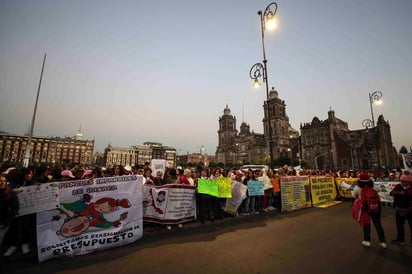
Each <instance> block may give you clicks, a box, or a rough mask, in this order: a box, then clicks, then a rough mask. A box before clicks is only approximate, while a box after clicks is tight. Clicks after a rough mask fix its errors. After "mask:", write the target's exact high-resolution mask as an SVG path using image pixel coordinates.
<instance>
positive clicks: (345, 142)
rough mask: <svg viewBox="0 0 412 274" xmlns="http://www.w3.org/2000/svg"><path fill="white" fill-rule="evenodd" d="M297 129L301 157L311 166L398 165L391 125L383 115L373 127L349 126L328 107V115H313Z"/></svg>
mask: <svg viewBox="0 0 412 274" xmlns="http://www.w3.org/2000/svg"><path fill="white" fill-rule="evenodd" d="M300 130H301V156H302V160H304V161H306V162H307V163H308V165H309V167H311V168H316V169H353V170H359V169H361V170H362V169H363V170H372V169H377V168H378V167H381V168H383V167H385V168H396V167H398V166H399V158H398V155H397V152H396V150H395V148H394V147H393V143H392V135H391V130H390V125H389V122H386V121H385V120H384V118H383V115H380V116H379V118H378V122H377V125H376V127H374V128H369V129H359V130H349V129H348V124H347V123H346V122H344V121H342V120H340V119H338V118H336V117H335V112H334V111H332V110H330V111H329V112H328V119H326V120H324V121H321V120H319V119H318V118H317V117H314V118H313V119H312V122H311V123H305V124H304V125H301V127H300Z"/></svg>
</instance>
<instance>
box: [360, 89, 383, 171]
mask: <svg viewBox="0 0 412 274" xmlns="http://www.w3.org/2000/svg"><path fill="white" fill-rule="evenodd" d="M381 98H382V92H381V91H379V90H377V91H374V92H372V93H369V105H370V108H371V116H372V120H369V119H365V120H363V121H362V125H363V126H364V127H365V128H366V129H368V128H369V127H371V126H372V128H373V130H374V142H375V150H376V160H377V164H378V169H379V168H380V165H381V164H380V159H379V145H378V129H377V128H376V126H375V118H374V115H373V108H372V105H373V102H374V101H376V104H377V105H380V104H382V100H381Z"/></svg>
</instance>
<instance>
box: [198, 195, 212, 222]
mask: <svg viewBox="0 0 412 274" xmlns="http://www.w3.org/2000/svg"><path fill="white" fill-rule="evenodd" d="M214 198H215V197H212V196H210V195H207V194H199V195H198V201H199V220H200V222H201V223H204V222H205V221H206V220H209V221H214V220H215V215H214V208H213V199H214Z"/></svg>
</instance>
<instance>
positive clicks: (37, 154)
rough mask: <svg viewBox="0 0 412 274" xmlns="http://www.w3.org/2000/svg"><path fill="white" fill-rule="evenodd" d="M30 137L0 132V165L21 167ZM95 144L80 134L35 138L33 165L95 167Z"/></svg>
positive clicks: (33, 142) (31, 149) (31, 158)
mask: <svg viewBox="0 0 412 274" xmlns="http://www.w3.org/2000/svg"><path fill="white" fill-rule="evenodd" d="M28 141H29V135H27V134H24V135H23V134H10V133H7V132H0V162H1V163H4V162H8V163H15V164H22V163H23V160H24V157H25V153H26V147H27V142H28ZM93 150H94V140H84V139H83V134H82V133H81V132H80V131H79V132H77V134H76V135H75V136H73V137H64V138H61V137H50V136H33V137H32V140H31V145H30V157H29V163H30V164H73V163H79V164H83V165H88V164H92V163H93Z"/></svg>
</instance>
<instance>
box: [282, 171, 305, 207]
mask: <svg viewBox="0 0 412 274" xmlns="http://www.w3.org/2000/svg"><path fill="white" fill-rule="evenodd" d="M280 189H281V199H282V212H285V211H292V210H296V209H300V208H305V207H311V206H312V204H311V201H310V190H309V177H307V176H286V177H281V179H280Z"/></svg>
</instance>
